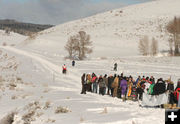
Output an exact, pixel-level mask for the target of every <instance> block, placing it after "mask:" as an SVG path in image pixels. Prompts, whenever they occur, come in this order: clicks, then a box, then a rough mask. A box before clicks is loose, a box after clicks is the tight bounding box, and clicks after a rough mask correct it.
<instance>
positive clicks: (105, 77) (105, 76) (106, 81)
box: [103, 74, 108, 94]
mask: <svg viewBox="0 0 180 124" xmlns="http://www.w3.org/2000/svg"><path fill="white" fill-rule="evenodd" d="M103 80H104V81H105V84H106V87H108V78H107V74H105V75H104V77H103ZM104 94H106V88H105V90H104Z"/></svg>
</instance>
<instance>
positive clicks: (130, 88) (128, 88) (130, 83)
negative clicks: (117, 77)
mask: <svg viewBox="0 0 180 124" xmlns="http://www.w3.org/2000/svg"><path fill="white" fill-rule="evenodd" d="M132 86H133V82H132V77H130V78H129V80H128V82H127V97H128V98H130V97H131V93H132Z"/></svg>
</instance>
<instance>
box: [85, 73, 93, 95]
mask: <svg viewBox="0 0 180 124" xmlns="http://www.w3.org/2000/svg"><path fill="white" fill-rule="evenodd" d="M86 82H87V85H86V86H87V87H86V88H87V91H89V92H92V87H91V85H92V78H91V75H90V74H87V75H86Z"/></svg>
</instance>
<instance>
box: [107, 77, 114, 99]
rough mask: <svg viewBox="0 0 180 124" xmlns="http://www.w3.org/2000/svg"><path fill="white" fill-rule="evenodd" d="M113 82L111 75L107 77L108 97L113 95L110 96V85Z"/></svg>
mask: <svg viewBox="0 0 180 124" xmlns="http://www.w3.org/2000/svg"><path fill="white" fill-rule="evenodd" d="M113 80H114V78H113V76H112V75H110V76H109V77H108V91H107V94H108V95H111V96H112V95H113V94H112V90H111V89H112V87H111V85H112V83H113ZM110 92H111V94H110Z"/></svg>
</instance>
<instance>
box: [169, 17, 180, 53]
mask: <svg viewBox="0 0 180 124" xmlns="http://www.w3.org/2000/svg"><path fill="white" fill-rule="evenodd" d="M166 29H167V31H168V32H169V33H170V34H172V35H173V42H174V55H179V54H180V52H179V48H180V36H179V35H180V18H177V17H174V19H173V20H172V21H170V22H169V23H168V25H167V26H166Z"/></svg>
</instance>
